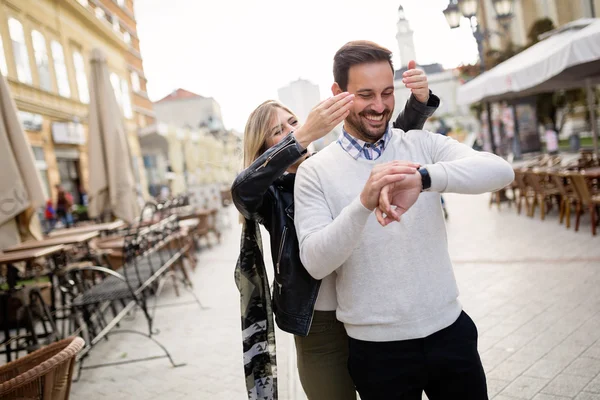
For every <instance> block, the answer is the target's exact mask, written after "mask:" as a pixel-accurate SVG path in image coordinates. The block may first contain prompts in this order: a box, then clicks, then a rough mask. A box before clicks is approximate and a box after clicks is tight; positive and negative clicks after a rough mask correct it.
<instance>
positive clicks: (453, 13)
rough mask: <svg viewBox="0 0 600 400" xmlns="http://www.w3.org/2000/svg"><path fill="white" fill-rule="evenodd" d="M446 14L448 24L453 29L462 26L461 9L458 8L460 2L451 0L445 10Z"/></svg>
mask: <svg viewBox="0 0 600 400" xmlns="http://www.w3.org/2000/svg"><path fill="white" fill-rule="evenodd" d="M444 16H445V17H446V21H448V25H450V28H451V29H454V28H458V27H459V26H460V18H461V14H460V10H459V9H458V4H456V3H454V2H452V1H450V3H449V4H448V7H447V8H446V9H445V10H444Z"/></svg>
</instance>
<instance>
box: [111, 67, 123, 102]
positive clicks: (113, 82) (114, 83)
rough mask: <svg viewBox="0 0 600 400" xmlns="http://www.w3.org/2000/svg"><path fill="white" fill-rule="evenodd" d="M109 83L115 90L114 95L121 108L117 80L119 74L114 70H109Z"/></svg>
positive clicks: (119, 84) (119, 87)
mask: <svg viewBox="0 0 600 400" xmlns="http://www.w3.org/2000/svg"><path fill="white" fill-rule="evenodd" d="M110 84H111V85H112V88H113V91H114V92H115V97H116V98H117V103H118V104H119V107H121V108H123V102H122V100H121V81H120V80H119V76H118V75H117V74H115V73H114V72H111V74H110Z"/></svg>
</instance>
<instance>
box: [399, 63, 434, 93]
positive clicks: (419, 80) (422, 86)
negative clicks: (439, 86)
mask: <svg viewBox="0 0 600 400" xmlns="http://www.w3.org/2000/svg"><path fill="white" fill-rule="evenodd" d="M402 83H404V85H405V86H406V87H407V88H408V89H410V91H411V92H412V94H413V96H415V98H416V99H417V100H419V101H420V102H421V103H423V104H427V101H428V100H429V82H427V75H425V72H424V71H421V70H420V69H417V63H416V62H415V61H413V60H411V61H409V62H408V70H407V71H405V72H404V73H403V74H402Z"/></svg>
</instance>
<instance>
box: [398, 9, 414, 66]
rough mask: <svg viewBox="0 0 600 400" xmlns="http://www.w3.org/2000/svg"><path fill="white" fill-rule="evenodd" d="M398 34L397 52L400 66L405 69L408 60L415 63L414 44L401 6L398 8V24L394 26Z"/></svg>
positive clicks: (411, 32)
mask: <svg viewBox="0 0 600 400" xmlns="http://www.w3.org/2000/svg"><path fill="white" fill-rule="evenodd" d="M396 27H397V29H398V33H396V40H397V41H398V50H399V51H400V53H399V55H400V64H401V67H406V66H407V65H408V62H409V61H410V60H415V61H417V56H416V54H415V43H414V41H413V31H412V29H410V25H409V24H408V20H407V19H406V16H405V15H404V8H403V7H402V5H400V7H398V23H397V24H396Z"/></svg>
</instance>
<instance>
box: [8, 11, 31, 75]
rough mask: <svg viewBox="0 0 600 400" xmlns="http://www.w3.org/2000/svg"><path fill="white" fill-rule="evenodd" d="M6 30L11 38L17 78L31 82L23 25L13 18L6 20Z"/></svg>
mask: <svg viewBox="0 0 600 400" xmlns="http://www.w3.org/2000/svg"><path fill="white" fill-rule="evenodd" d="M8 31H9V33H10V39H11V40H12V46H13V52H14V56H15V64H16V67H17V78H19V80H20V81H21V82H23V83H28V84H31V83H32V79H31V67H30V66H29V55H28V54H27V44H26V43H25V32H24V31H23V25H21V23H20V22H19V21H17V20H16V19H14V18H10V19H9V20H8Z"/></svg>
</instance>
